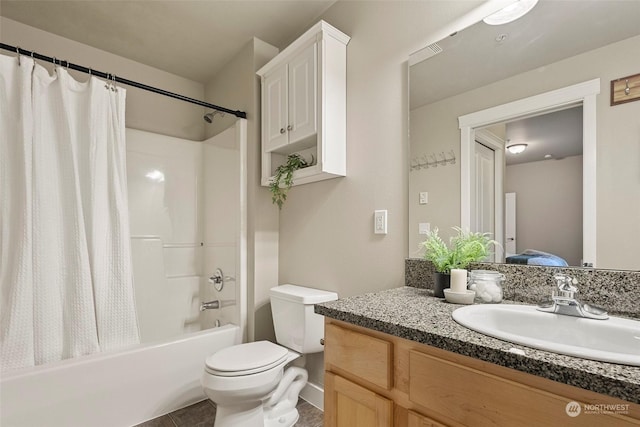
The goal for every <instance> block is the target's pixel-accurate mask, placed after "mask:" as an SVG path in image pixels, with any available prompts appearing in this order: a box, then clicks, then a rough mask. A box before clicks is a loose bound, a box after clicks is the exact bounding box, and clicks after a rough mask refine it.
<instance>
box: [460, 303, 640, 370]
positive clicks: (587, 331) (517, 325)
mask: <svg viewBox="0 0 640 427" xmlns="http://www.w3.org/2000/svg"><path fill="white" fill-rule="evenodd" d="M452 316H453V319H454V320H455V321H456V322H458V323H460V324H461V325H463V326H465V327H467V328H469V329H472V330H474V331H476V332H480V333H482V334H485V335H489V336H492V337H495V338H499V339H501V340H505V341H510V342H513V343H517V344H522V345H525V346H528V347H533V348H537V349H540V350H546V351H551V352H554V353H561V354H566V355H569V356H576V357H582V358H584V359H592V360H599V361H602V362H612V363H620V364H624V365H633V366H640V321H635V320H629V319H622V318H619V317H609V319H607V320H594V319H584V318H579V317H572V316H565V315H560V314H553V313H543V312H540V311H538V310H536V307H534V306H528V305H508V304H479V305H470V306H467V307H462V308H459V309H457V310H455V311H454V312H453V314H452Z"/></svg>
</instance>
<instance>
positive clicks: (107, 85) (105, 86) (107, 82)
mask: <svg viewBox="0 0 640 427" xmlns="http://www.w3.org/2000/svg"><path fill="white" fill-rule="evenodd" d="M104 88H105V89H107V90H109V73H107V81H106V82H105V84H104Z"/></svg>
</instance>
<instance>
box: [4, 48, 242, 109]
mask: <svg viewBox="0 0 640 427" xmlns="http://www.w3.org/2000/svg"><path fill="white" fill-rule="evenodd" d="M0 48H2V49H4V50H8V51H11V52H14V53H17V54H18V55H26V56H30V57H32V58H34V59H40V60H42V61H47V62H51V63H53V64H55V65H60V66H62V67H66V68H71V69H72V70H76V71H80V72H82V73H86V74H90V75H92V76H97V77H102V78H104V79H107V80H109V81H112V82H116V83H122V84H125V85H127V86H133V87H137V88H139V89H144V90H147V91H149V92H153V93H157V94H160V95H164V96H168V97H170V98H175V99H179V100H181V101H186V102H190V103H192V104H196V105H200V106H201V107H207V108H211V109H213V110H218V111H222V112H224V113H229V114H233V115H234V116H236V117H239V118H241V119H246V118H247V113H245V112H244V111H238V110H235V111H234V110H230V109H228V108H225V107H220V106H219V105H214V104H209V103H208V102H204V101H200V100H197V99H193V98H189V97H187V96H184V95H180V94H177V93H173V92H169V91H166V90H164V89H158V88H157V87H153V86H149V85H146V84H144V83H138V82H134V81H132V80H128V79H125V78H122V77H118V76H116V75H114V74H109V73H104V72H102V71H97V70H94V69H92V68H88V67H83V66H82V65H77V64H73V63H71V62H69V61H64V60H60V59H57V58H52V57H50V56H45V55H42V54H39V53H37V52H32V51H29V50H26V49H22V48H21V47H18V46H11V45H8V44H5V43H0Z"/></svg>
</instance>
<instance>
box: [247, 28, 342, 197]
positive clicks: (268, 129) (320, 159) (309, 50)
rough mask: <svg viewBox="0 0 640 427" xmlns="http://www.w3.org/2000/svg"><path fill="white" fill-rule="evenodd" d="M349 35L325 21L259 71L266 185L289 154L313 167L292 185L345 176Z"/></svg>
mask: <svg viewBox="0 0 640 427" xmlns="http://www.w3.org/2000/svg"><path fill="white" fill-rule="evenodd" d="M349 40H350V38H349V37H348V36H346V35H345V34H343V33H342V32H340V31H339V30H337V29H335V28H334V27H332V26H331V25H329V24H327V23H326V22H324V21H320V22H319V23H318V24H316V25H315V26H313V27H312V28H311V29H309V30H308V31H307V32H306V33H305V34H303V35H302V36H301V37H300V38H298V39H297V40H296V41H294V42H293V43H292V44H291V45H289V46H288V47H287V48H286V49H284V50H283V51H282V52H280V53H279V54H278V55H277V56H276V57H275V58H273V59H272V60H271V61H269V63H267V64H266V65H265V66H264V67H262V68H261V69H260V70H258V72H257V74H258V75H259V76H260V79H261V84H262V86H261V95H262V185H265V186H266V185H269V181H270V179H271V177H272V176H273V175H274V173H275V170H276V168H277V167H278V166H279V165H281V164H283V163H285V162H286V160H287V156H288V155H289V154H293V153H297V154H300V155H301V156H302V157H303V158H305V160H307V161H308V162H311V164H312V165H311V166H310V167H307V168H304V169H300V170H297V171H295V173H294V176H293V185H299V184H305V183H308V182H314V181H319V180H323V179H328V178H335V177H338V176H344V175H345V174H346V48H347V43H348V42H349Z"/></svg>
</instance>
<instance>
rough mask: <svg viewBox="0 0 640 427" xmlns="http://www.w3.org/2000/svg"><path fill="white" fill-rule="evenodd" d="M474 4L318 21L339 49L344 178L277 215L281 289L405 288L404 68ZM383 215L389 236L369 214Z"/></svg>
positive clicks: (293, 196) (366, 5)
mask: <svg viewBox="0 0 640 427" xmlns="http://www.w3.org/2000/svg"><path fill="white" fill-rule="evenodd" d="M477 4H478V2H376V1H372V2H366V1H363V2H338V3H336V4H335V5H334V6H332V7H331V8H330V9H329V10H328V11H327V12H326V13H325V14H324V15H323V16H322V17H321V18H322V19H324V20H326V21H327V22H329V23H330V24H332V25H334V26H335V27H336V28H338V29H339V30H341V31H343V32H344V33H346V34H347V35H349V36H351V41H350V42H349V45H348V46H347V176H346V177H344V178H337V179H331V180H327V181H321V182H316V183H312V184H307V185H301V186H297V187H294V188H292V189H291V191H290V193H289V197H288V198H287V202H286V204H285V206H284V207H283V209H282V211H281V213H280V282H281V283H295V284H300V285H308V286H315V287H318V288H322V289H327V290H332V291H337V292H338V294H339V295H340V296H341V297H346V296H349V295H354V294H358V293H363V292H368V291H375V290H380V289H385V288H392V287H397V286H402V285H403V283H404V274H403V270H404V262H403V260H404V258H406V256H407V232H406V230H407V176H408V169H407V132H408V128H407V114H408V111H407V109H408V107H407V105H408V97H407V93H408V92H407V62H406V61H407V59H408V57H409V54H411V53H412V52H414V51H416V50H418V49H420V48H422V47H424V43H425V42H426V40H427V37H428V35H429V34H431V33H433V32H435V31H436V30H438V29H439V28H441V27H443V26H445V25H446V24H447V23H448V22H450V21H452V20H453V19H455V18H456V17H458V16H461V15H463V14H464V13H465V12H467V11H469V10H470V9H472V8H473V6H475V5H477ZM376 209H387V210H388V221H389V222H388V234H387V235H375V234H373V213H374V210H376Z"/></svg>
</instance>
